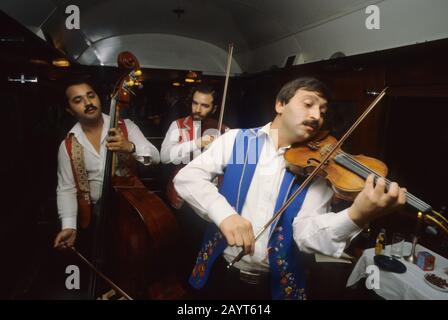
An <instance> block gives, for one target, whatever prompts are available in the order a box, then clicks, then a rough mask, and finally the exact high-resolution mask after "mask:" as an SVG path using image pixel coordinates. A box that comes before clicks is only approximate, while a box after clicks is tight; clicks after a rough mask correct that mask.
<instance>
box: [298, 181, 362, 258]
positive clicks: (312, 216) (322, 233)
mask: <svg viewBox="0 0 448 320" xmlns="http://www.w3.org/2000/svg"><path fill="white" fill-rule="evenodd" d="M332 197H333V191H332V190H331V188H329V187H328V185H327V182H326V181H325V180H324V179H318V180H316V181H315V182H313V183H312V184H311V185H310V188H309V189H308V193H307V195H306V197H305V200H304V202H303V205H302V208H301V209H300V211H299V213H298V214H297V217H296V218H295V219H294V221H293V235H294V240H295V241H296V243H297V245H298V246H299V248H300V250H302V251H303V252H306V253H313V252H320V253H323V254H325V255H329V256H334V257H340V256H341V255H342V253H343V251H344V249H345V248H346V247H347V245H348V244H349V243H350V241H351V240H352V239H353V238H354V237H356V236H357V235H358V234H359V233H360V232H361V231H362V229H361V228H360V227H358V225H356V224H355V223H354V222H353V220H352V219H351V218H350V217H349V216H348V209H345V210H343V211H341V212H339V213H334V212H329V211H330V204H331V199H332Z"/></svg>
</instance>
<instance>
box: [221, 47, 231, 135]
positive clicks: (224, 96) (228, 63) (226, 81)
mask: <svg viewBox="0 0 448 320" xmlns="http://www.w3.org/2000/svg"><path fill="white" fill-rule="evenodd" d="M233 47H234V45H233V43H230V44H229V51H228V54H227V69H226V80H225V82H224V91H223V94H222V101H221V110H220V113H219V121H218V132H219V134H221V129H222V119H223V118H224V108H225V105H226V96H227V87H228V84H229V77H230V67H231V66H232V56H233Z"/></svg>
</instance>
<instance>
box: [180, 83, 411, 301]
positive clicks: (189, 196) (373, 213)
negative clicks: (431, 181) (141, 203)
mask: <svg viewBox="0 0 448 320" xmlns="http://www.w3.org/2000/svg"><path fill="white" fill-rule="evenodd" d="M328 97H329V93H328V89H327V87H326V86H325V85H324V84H323V83H322V82H321V81H319V80H317V79H315V78H298V79H295V80H293V81H291V82H288V83H287V84H285V85H284V86H283V87H282V88H281V90H280V91H279V93H278V95H277V97H276V102H275V111H276V116H275V118H274V119H273V121H272V122H270V123H268V124H266V125H264V126H263V127H261V128H255V129H247V130H240V129H233V130H230V131H228V132H227V133H225V134H224V135H222V136H221V137H219V138H218V139H217V140H216V141H214V143H213V144H212V145H211V146H210V148H208V150H207V151H206V152H204V153H202V154H201V155H200V156H199V157H197V158H195V159H194V160H193V161H192V162H190V163H189V164H188V165H187V166H185V167H184V168H183V169H182V170H181V171H180V172H179V173H178V174H177V176H176V177H175V179H174V185H175V188H176V190H177V192H178V193H179V195H180V196H181V197H182V198H183V199H184V200H185V201H186V202H188V203H189V204H190V205H191V206H192V207H193V208H194V210H195V211H196V213H197V214H198V215H199V216H201V217H202V218H203V219H205V220H207V221H209V225H208V227H207V231H206V234H205V236H204V240H203V243H202V245H201V247H200V248H198V249H199V253H198V255H197V258H196V261H195V265H194V268H193V271H192V273H191V276H190V280H189V282H190V285H191V286H192V287H193V288H195V289H199V290H200V291H197V292H198V293H199V296H200V297H202V298H215V299H306V286H305V274H304V267H303V254H304V253H315V252H319V253H323V254H325V255H329V256H334V257H340V256H341V254H342V253H343V251H344V249H345V248H346V247H347V246H348V244H349V243H350V241H351V240H352V239H353V238H354V237H356V236H357V235H358V234H359V233H360V231H361V230H362V228H364V227H365V226H366V225H367V224H368V223H369V222H370V221H371V220H373V219H375V218H377V217H379V216H381V215H383V214H386V213H387V212H389V211H390V210H391V209H393V208H395V207H396V206H398V205H402V204H404V203H405V201H406V196H405V189H404V188H400V187H399V185H398V184H397V183H392V184H391V185H390V187H389V189H388V191H387V192H386V191H385V190H386V188H385V181H384V179H381V178H380V179H378V180H377V181H376V184H374V179H373V176H370V177H369V178H368V179H367V180H366V183H365V187H364V189H363V190H362V191H361V192H360V193H359V194H358V196H357V197H356V199H355V200H354V202H353V204H352V206H351V207H349V208H347V209H345V210H343V211H340V212H331V208H330V204H331V200H332V197H333V194H334V193H333V190H332V188H331V186H329V185H328V184H327V182H326V180H324V179H323V178H320V177H317V178H315V179H314V180H313V182H312V183H311V184H309V185H308V186H307V187H306V188H305V189H304V190H303V191H302V192H301V193H300V194H299V196H297V197H296V198H294V200H293V202H292V203H291V204H290V205H289V206H288V207H287V209H286V210H285V212H284V213H283V215H282V216H281V217H280V218H279V220H278V221H277V223H276V224H274V225H273V227H272V228H271V229H268V230H267V232H265V233H263V234H262V235H261V236H260V238H259V239H258V240H257V241H255V236H254V234H255V233H256V232H257V231H258V230H259V229H260V228H261V227H262V226H263V225H264V224H265V223H266V221H268V220H269V219H270V218H271V217H272V216H273V213H274V212H276V211H277V210H278V209H279V207H281V206H282V205H283V203H284V201H285V199H287V198H288V196H289V195H290V194H291V192H292V190H293V189H294V188H296V186H297V185H298V184H301V182H302V181H303V179H304V178H303V177H300V176H296V175H294V174H293V173H292V172H291V171H289V170H287V163H286V161H285V159H284V153H285V151H286V150H287V149H289V148H291V145H293V144H294V143H299V142H304V141H307V140H309V139H312V138H313V137H314V136H315V135H316V134H317V133H318V132H319V130H320V129H321V128H322V125H323V123H324V120H325V115H326V113H327V109H328ZM220 174H224V182H223V184H222V185H221V187H220V188H219V190H218V189H217V188H216V187H215V186H214V185H213V184H212V183H211V182H210V181H212V180H213V178H214V177H215V176H216V175H220ZM296 189H297V188H296ZM241 249H244V252H245V253H247V255H246V256H244V257H243V258H242V259H241V260H240V261H238V262H236V263H235V264H234V266H233V267H231V268H227V266H228V264H229V263H230V262H232V261H233V260H234V258H235V257H236V256H237V255H238V254H239V252H240V251H241ZM201 293H202V294H201Z"/></svg>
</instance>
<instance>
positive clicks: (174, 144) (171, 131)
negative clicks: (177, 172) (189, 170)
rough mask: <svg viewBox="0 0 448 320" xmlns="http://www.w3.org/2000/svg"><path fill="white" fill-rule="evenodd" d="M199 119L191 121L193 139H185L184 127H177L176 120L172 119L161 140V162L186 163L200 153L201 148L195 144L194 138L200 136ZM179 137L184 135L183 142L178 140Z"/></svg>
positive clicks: (186, 135)
mask: <svg viewBox="0 0 448 320" xmlns="http://www.w3.org/2000/svg"><path fill="white" fill-rule="evenodd" d="M200 130H201V121H193V140H191V141H187V139H186V138H187V137H188V132H187V130H186V129H182V130H181V129H179V127H178V125H177V121H173V122H172V123H171V125H170V127H169V128H168V131H167V132H166V135H165V139H164V140H163V142H162V147H161V150H160V157H161V161H162V163H172V164H176V165H177V164H187V163H189V162H190V161H191V153H193V158H195V157H197V156H198V155H199V154H200V153H201V148H199V147H198V145H197V144H196V142H195V141H196V139H197V138H199V137H200ZM179 137H184V141H183V142H179Z"/></svg>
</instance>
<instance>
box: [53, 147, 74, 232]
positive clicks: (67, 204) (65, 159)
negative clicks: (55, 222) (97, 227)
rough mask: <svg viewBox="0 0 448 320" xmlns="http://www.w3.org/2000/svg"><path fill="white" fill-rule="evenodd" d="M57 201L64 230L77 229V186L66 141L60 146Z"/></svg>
mask: <svg viewBox="0 0 448 320" xmlns="http://www.w3.org/2000/svg"><path fill="white" fill-rule="evenodd" d="M56 201H57V206H58V214H59V218H60V220H61V223H62V229H76V217H77V213H78V201H77V199H76V184H75V178H74V177H73V172H72V167H71V164H70V158H69V156H68V153H67V149H66V148H65V143H64V141H63V142H62V143H61V145H60V146H59V152H58V186H57V189H56Z"/></svg>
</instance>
